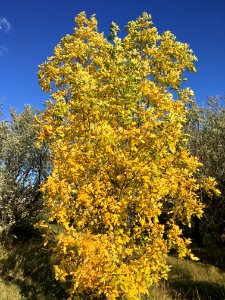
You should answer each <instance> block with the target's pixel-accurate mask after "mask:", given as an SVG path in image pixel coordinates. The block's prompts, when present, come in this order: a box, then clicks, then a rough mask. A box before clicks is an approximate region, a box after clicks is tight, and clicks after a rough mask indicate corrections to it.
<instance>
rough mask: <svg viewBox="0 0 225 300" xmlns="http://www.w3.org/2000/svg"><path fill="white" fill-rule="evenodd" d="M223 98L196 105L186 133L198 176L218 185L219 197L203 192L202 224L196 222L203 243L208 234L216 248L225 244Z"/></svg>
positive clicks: (215, 98) (190, 111)
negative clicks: (213, 180)
mask: <svg viewBox="0 0 225 300" xmlns="http://www.w3.org/2000/svg"><path fill="white" fill-rule="evenodd" d="M223 101H224V99H223V98H221V97H211V98H209V99H208V101H207V104H206V105H204V106H202V107H198V106H197V105H196V103H195V102H193V103H192V104H191V106H190V108H189V111H188V115H187V123H186V126H185V127H186V131H187V132H188V133H189V134H190V136H191V137H190V139H189V147H190V151H191V154H192V155H194V156H196V157H198V159H199V161H200V162H201V163H202V167H201V168H200V169H199V172H198V177H207V176H211V177H214V178H215V179H216V181H217V182H218V187H219V190H220V191H221V194H220V195H213V197H212V195H211V197H210V196H209V195H207V194H206V193H204V191H202V192H201V198H202V201H203V203H204V204H205V209H204V216H203V218H202V219H201V222H200V221H198V220H197V224H195V227H196V233H197V236H198V239H197V240H198V241H199V242H200V243H201V242H203V241H201V240H202V238H203V236H204V234H206V233H208V234H210V236H211V237H212V240H213V241H214V242H216V244H217V246H220V247H221V246H224V245H225V205H224V197H225V152H224V149H225V130H224V129H225V108H224V105H221V104H222V103H223Z"/></svg>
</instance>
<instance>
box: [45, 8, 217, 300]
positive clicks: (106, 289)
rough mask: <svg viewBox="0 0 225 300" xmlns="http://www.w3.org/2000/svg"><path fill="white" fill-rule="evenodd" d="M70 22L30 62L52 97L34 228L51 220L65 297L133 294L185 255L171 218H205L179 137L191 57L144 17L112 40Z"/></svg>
mask: <svg viewBox="0 0 225 300" xmlns="http://www.w3.org/2000/svg"><path fill="white" fill-rule="evenodd" d="M75 23H76V27H75V30H74V33H73V34H71V35H66V36H65V37H64V38H63V39H62V40H61V42H60V43H59V45H57V46H56V48H55V50H54V55H53V56H51V57H49V58H48V60H47V61H46V62H45V63H44V64H42V65H41V66H40V67H39V82H40V85H41V87H42V88H43V90H45V91H47V92H50V93H51V100H50V101H49V102H48V103H47V108H46V111H45V115H44V117H43V118H42V119H41V120H39V123H40V127H41V134H40V142H41V141H48V143H49V145H50V150H51V154H52V160H53V166H54V170H53V173H52V175H51V176H50V177H49V178H48V180H47V181H46V183H45V184H44V185H43V186H42V191H43V193H44V195H45V206H46V210H47V212H48V214H47V215H48V217H49V219H48V220H47V221H46V222H44V221H43V223H42V226H44V227H46V229H47V233H50V232H51V226H50V225H49V224H50V222H51V221H54V222H57V224H58V225H59V226H60V233H57V234H56V233H55V240H56V246H55V248H54V251H55V253H56V255H57V257H58V261H59V263H58V264H57V265H56V266H55V274H56V278H57V279H58V280H69V281H70V283H71V289H70V295H71V298H72V296H73V295H76V296H78V297H79V295H81V294H82V293H84V292H86V293H87V292H89V293H90V294H89V296H88V297H89V298H90V299H91V297H96V296H97V297H98V296H100V295H101V296H103V297H107V298H108V299H116V298H119V297H120V296H123V297H125V298H126V299H139V295H140V294H144V293H146V292H147V289H148V287H149V286H150V285H151V284H152V283H155V282H158V281H159V280H160V279H161V278H163V277H166V276H167V272H168V270H169V268H168V266H167V264H166V257H167V254H168V252H169V250H170V249H171V248H176V249H177V250H178V253H179V255H180V256H181V257H182V256H185V255H187V254H188V255H192V254H191V253H190V251H189V250H188V249H187V245H188V244H189V243H190V241H189V240H187V239H185V238H184V237H183V235H182V230H181V229H180V225H182V224H187V225H188V224H190V221H191V217H192V215H193V214H195V215H197V216H201V214H202V208H203V206H202V204H201V203H200V201H199V199H198V197H197V195H196V192H197V190H198V189H199V186H198V184H197V182H196V180H195V179H194V177H193V174H194V173H195V172H196V171H197V169H198V166H199V163H198V162H197V160H196V159H195V158H194V157H191V156H190V154H189V151H188V149H187V141H186V136H185V135H184V134H183V132H182V127H183V124H184V122H185V117H186V108H185V103H186V102H187V101H188V100H189V99H190V97H192V96H193V92H192V91H191V90H190V89H181V87H180V85H181V82H182V81H183V80H184V78H183V75H182V74H183V72H184V71H186V70H189V71H195V68H194V65H193V62H194V61H195V60H196V58H195V56H194V55H193V53H192V50H190V49H189V46H188V45H187V44H184V43H180V42H178V41H176V37H175V36H174V35H173V34H171V33H170V32H169V31H166V32H164V33H163V34H162V35H159V33H158V32H157V29H156V28H155V27H154V26H153V23H152V20H151V16H150V15H148V14H147V13H144V14H143V15H142V16H141V17H139V18H138V19H137V20H136V21H131V22H129V23H128V25H127V26H126V30H127V35H126V36H125V37H124V38H123V39H120V38H118V37H117V31H118V26H117V25H116V24H114V23H112V26H111V34H110V37H111V41H109V40H107V39H106V38H105V37H104V35H103V34H102V33H99V32H98V28H97V20H96V18H95V16H91V17H90V19H88V18H87V17H86V15H85V13H84V12H82V13H80V14H79V15H78V16H77V17H76V18H75ZM171 90H172V91H173V93H172V92H170V91H171ZM175 93H176V95H177V97H176V98H177V100H174V96H173V95H175ZM208 185H209V187H211V186H213V181H212V183H209V182H208ZM46 236H47V240H48V237H49V235H48V234H47V235H46ZM86 295H87V294H86Z"/></svg>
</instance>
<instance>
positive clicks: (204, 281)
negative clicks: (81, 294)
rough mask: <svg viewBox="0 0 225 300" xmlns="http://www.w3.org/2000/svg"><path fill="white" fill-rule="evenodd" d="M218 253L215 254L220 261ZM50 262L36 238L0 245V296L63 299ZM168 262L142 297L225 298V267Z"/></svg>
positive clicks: (5, 299) (3, 298) (149, 299)
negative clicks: (166, 269) (156, 283)
mask: <svg viewBox="0 0 225 300" xmlns="http://www.w3.org/2000/svg"><path fill="white" fill-rule="evenodd" d="M207 255H208V256H210V253H207ZM213 255H215V253H214V254H213V253H212V256H213ZM218 255H219V253H218ZM221 257H222V255H221ZM221 257H219V256H217V257H216V256H215V258H217V259H218V260H219V261H221ZM52 264H53V261H52V258H51V253H50V252H49V251H47V250H46V249H45V248H43V247H42V243H41V242H40V240H38V239H31V240H28V241H25V242H24V241H17V242H16V244H13V245H11V246H9V247H0V300H25V299H29V300H63V299H66V293H65V286H64V287H63V286H61V285H60V284H59V283H58V282H56V281H55V280H54V275H53V272H52ZM168 264H169V265H171V266H172V269H171V272H170V274H169V280H168V281H163V282H161V283H160V285H159V286H153V287H151V288H150V290H149V292H150V295H149V296H147V297H143V298H142V299H143V300H172V299H174V300H189V299H190V300H199V299H200V300H224V299H225V271H223V270H221V269H219V268H218V267H215V266H214V265H212V264H211V265H210V264H204V263H202V262H197V263H196V262H192V261H189V260H179V259H178V258H175V257H169V258H168ZM84 300H88V299H84Z"/></svg>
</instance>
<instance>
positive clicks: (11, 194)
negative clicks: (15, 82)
mask: <svg viewBox="0 0 225 300" xmlns="http://www.w3.org/2000/svg"><path fill="white" fill-rule="evenodd" d="M10 113H11V119H10V120H2V121H0V226H1V228H2V230H7V231H8V230H9V229H11V228H12V226H20V225H21V223H23V222H24V221H25V222H30V221H31V219H32V218H34V217H36V216H37V214H38V212H39V211H40V208H41V207H42V198H41V193H40V191H39V188H40V185H41V183H42V182H43V181H44V179H45V178H46V176H47V174H48V173H50V170H51V168H50V159H49V151H48V148H47V147H46V145H43V146H42V147H41V148H40V149H37V145H36V144H37V128H35V126H34V124H35V111H34V109H33V108H32V107H30V106H26V107H25V110H24V111H23V112H22V113H21V114H18V113H16V111H15V110H14V109H11V111H10Z"/></svg>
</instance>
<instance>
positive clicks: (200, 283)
mask: <svg viewBox="0 0 225 300" xmlns="http://www.w3.org/2000/svg"><path fill="white" fill-rule="evenodd" d="M168 264H170V265H171V266H172V269H171V272H170V274H169V279H168V281H167V282H161V283H160V285H159V286H158V287H152V288H151V289H150V293H151V294H150V296H149V297H148V298H145V299H149V300H150V299H151V300H171V299H175V300H224V299H225V272H224V271H221V270H220V269H218V268H217V267H215V266H213V265H209V264H203V263H201V262H192V261H190V260H180V259H178V258H175V257H169V258H168Z"/></svg>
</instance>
